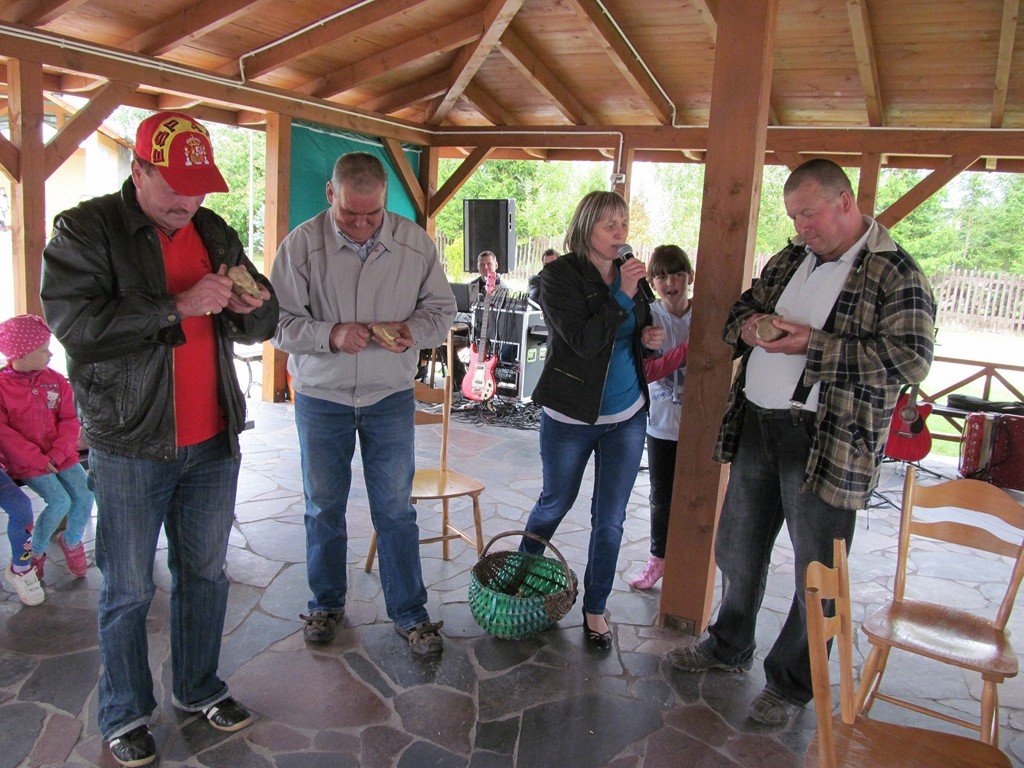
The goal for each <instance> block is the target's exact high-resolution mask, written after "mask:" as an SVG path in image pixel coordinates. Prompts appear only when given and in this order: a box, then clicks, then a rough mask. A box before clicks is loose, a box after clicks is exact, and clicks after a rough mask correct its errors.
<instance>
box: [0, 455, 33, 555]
mask: <svg viewBox="0 0 1024 768" xmlns="http://www.w3.org/2000/svg"><path fill="white" fill-rule="evenodd" d="M0 509H2V510H3V511H4V512H6V513H7V539H8V542H9V543H10V545H11V565H20V566H27V565H28V564H29V562H31V560H32V545H31V543H29V542H30V539H29V537H30V536H31V535H32V501H31V500H30V499H29V497H28V496H26V495H25V492H24V491H23V490H21V488H19V487H18V486H17V485H15V483H14V481H13V480H11V478H9V477H8V476H7V473H6V472H4V471H3V470H2V469H0Z"/></svg>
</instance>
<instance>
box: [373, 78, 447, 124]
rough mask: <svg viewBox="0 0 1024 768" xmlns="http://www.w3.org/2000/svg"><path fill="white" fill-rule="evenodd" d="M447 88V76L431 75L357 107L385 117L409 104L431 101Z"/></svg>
mask: <svg viewBox="0 0 1024 768" xmlns="http://www.w3.org/2000/svg"><path fill="white" fill-rule="evenodd" d="M447 88H448V75H447V74H444V73H442V74H438V75H432V76H431V77H425V78H424V79H422V80H420V81H418V82H415V83H410V84H409V85H407V86H405V87H404V88H396V89H395V90H393V91H387V92H386V93H383V94H381V95H380V96H377V97H376V98H373V99H369V100H367V101H364V102H363V103H362V104H360V105H359V107H360V109H365V110H367V111H369V112H380V113H381V114H382V115H386V114H388V113H390V112H395V111H397V110H399V109H402V108H403V107H407V106H409V105H410V104H415V103H416V102H419V101H423V100H424V99H432V98H434V97H435V96H440V95H441V94H442V93H444V92H445V91H446V90H447Z"/></svg>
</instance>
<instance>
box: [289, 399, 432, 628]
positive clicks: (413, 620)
mask: <svg viewBox="0 0 1024 768" xmlns="http://www.w3.org/2000/svg"><path fill="white" fill-rule="evenodd" d="M415 407H416V405H415V401H414V400H413V395H412V390H411V389H409V390H406V391H404V392H397V393H395V394H393V395H390V396H389V397H385V398H384V399H383V400H381V401H379V402H376V403H374V404H373V405H369V406H366V407H351V406H347V405H340V404H338V403H333V402H331V401H329V400H321V399H319V398H315V397H309V396H307V395H303V394H301V393H296V395H295V425H296V427H297V428H298V432H299V448H300V451H301V453H302V485H303V490H304V496H305V499H306V516H305V521H306V575H307V578H308V580H309V588H310V590H311V591H312V593H313V598H312V599H311V600H310V601H309V610H310V611H316V610H324V611H339V612H340V611H342V610H344V608H345V592H346V590H347V588H348V573H347V561H348V531H347V529H346V526H345V512H346V509H347V507H348V493H349V489H350V487H351V485H352V457H353V455H354V453H355V445H356V435H357V434H358V435H359V451H360V453H361V454H362V458H363V478H364V480H365V482H366V495H367V497H368V500H369V503H370V520H371V521H372V522H373V527H374V530H376V531H377V551H378V553H379V554H380V583H381V588H382V590H383V592H384V604H385V606H386V607H387V612H388V616H389V617H390V618H391V620H392V621H393V622H395V624H397V625H398V626H400V627H402V628H405V629H408V628H411V627H413V626H415V625H416V624H419V623H420V622H423V621H427V620H428V619H429V617H428V615H427V609H426V604H427V589H426V587H424V586H423V573H422V571H421V568H420V551H419V546H420V532H419V527H418V526H417V525H416V509H415V507H413V505H412V476H413V473H414V472H415V463H416V462H415V450H416V443H415V434H414V430H415V421H414V418H415V413H414V411H415Z"/></svg>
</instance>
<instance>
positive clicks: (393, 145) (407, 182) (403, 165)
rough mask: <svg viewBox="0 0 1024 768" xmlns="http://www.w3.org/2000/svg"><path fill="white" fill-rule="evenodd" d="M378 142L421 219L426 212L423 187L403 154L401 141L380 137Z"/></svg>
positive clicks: (425, 198) (418, 217)
mask: <svg viewBox="0 0 1024 768" xmlns="http://www.w3.org/2000/svg"><path fill="white" fill-rule="evenodd" d="M380 143H381V144H382V145H383V147H384V152H385V153H386V154H387V156H388V157H389V158H390V159H391V166H392V167H393V168H394V169H395V171H396V172H397V173H398V179H399V181H401V182H402V187H403V188H404V189H405V191H406V193H408V195H409V197H410V198H412V204H413V207H414V208H415V209H416V217H417V219H422V218H423V217H424V216H425V215H426V212H427V196H426V195H425V194H424V193H423V187H421V186H420V180H419V177H418V176H417V175H416V171H414V170H413V169H412V165H411V164H410V163H409V158H408V157H406V156H405V150H403V149H402V142H400V141H395V140H394V139H381V140H380Z"/></svg>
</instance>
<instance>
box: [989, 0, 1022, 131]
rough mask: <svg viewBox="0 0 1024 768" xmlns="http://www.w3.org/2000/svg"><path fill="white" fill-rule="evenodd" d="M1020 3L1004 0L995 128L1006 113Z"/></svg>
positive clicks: (995, 100) (993, 118)
mask: <svg viewBox="0 0 1024 768" xmlns="http://www.w3.org/2000/svg"><path fill="white" fill-rule="evenodd" d="M1020 5H1021V0H1003V19H1002V24H1001V25H1000V27H999V55H998V58H997V59H996V81H995V88H994V90H993V93H992V121H991V126H992V127H993V128H1000V127H1002V125H1003V118H1004V116H1005V114H1006V91H1007V89H1008V88H1009V87H1010V65H1011V63H1012V62H1013V48H1014V43H1015V39H1016V36H1017V19H1018V17H1019V16H1020Z"/></svg>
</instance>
